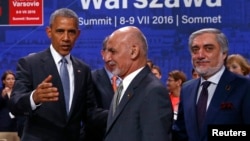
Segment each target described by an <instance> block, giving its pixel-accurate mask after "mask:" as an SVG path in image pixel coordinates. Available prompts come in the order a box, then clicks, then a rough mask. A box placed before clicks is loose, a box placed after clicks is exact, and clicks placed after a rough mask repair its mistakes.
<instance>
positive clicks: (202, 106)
mask: <svg viewBox="0 0 250 141" xmlns="http://www.w3.org/2000/svg"><path fill="white" fill-rule="evenodd" d="M210 84H211V82H209V81H204V82H203V83H202V90H201V93H200V97H199V100H198V103H197V119H198V125H199V129H201V127H202V124H203V121H204V118H205V115H206V110H207V98H208V90H207V88H208V86H209V85H210Z"/></svg>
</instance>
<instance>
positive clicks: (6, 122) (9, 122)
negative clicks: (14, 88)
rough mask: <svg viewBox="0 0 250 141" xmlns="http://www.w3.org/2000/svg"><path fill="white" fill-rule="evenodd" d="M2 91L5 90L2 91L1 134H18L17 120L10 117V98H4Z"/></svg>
mask: <svg viewBox="0 0 250 141" xmlns="http://www.w3.org/2000/svg"><path fill="white" fill-rule="evenodd" d="M2 91H3V88H1V89H0V132H16V131H17V123H16V118H11V117H10V115H9V112H10V109H9V107H8V102H9V97H8V96H7V95H5V96H4V97H2V95H1V94H2Z"/></svg>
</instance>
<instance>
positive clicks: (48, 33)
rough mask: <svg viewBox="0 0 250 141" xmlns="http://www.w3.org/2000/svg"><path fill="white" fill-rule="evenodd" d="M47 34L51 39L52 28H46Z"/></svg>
mask: <svg viewBox="0 0 250 141" xmlns="http://www.w3.org/2000/svg"><path fill="white" fill-rule="evenodd" d="M46 33H47V36H48V37H49V38H51V28H50V27H49V26H47V27H46Z"/></svg>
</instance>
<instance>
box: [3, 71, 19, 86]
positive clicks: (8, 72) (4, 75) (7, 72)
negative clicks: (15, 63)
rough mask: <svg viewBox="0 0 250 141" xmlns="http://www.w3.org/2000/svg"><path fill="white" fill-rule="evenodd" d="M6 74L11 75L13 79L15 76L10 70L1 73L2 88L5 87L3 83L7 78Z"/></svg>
mask: <svg viewBox="0 0 250 141" xmlns="http://www.w3.org/2000/svg"><path fill="white" fill-rule="evenodd" d="M8 74H12V75H13V76H14V77H16V75H15V73H14V72H13V71H11V70H7V71H5V72H4V73H3V75H2V78H1V80H2V86H3V87H5V85H4V83H3V81H4V80H5V79H6V77H7V75H8Z"/></svg>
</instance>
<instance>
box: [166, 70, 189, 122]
mask: <svg viewBox="0 0 250 141" xmlns="http://www.w3.org/2000/svg"><path fill="white" fill-rule="evenodd" d="M185 81H187V77H186V74H185V73H184V72H182V71H180V70H173V71H171V72H169V73H168V78H167V81H166V86H167V90H168V91H169V95H170V99H171V102H172V106H173V111H174V120H176V118H177V112H178V106H179V101H180V92H181V86H182V84H183V83H184V82H185Z"/></svg>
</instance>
